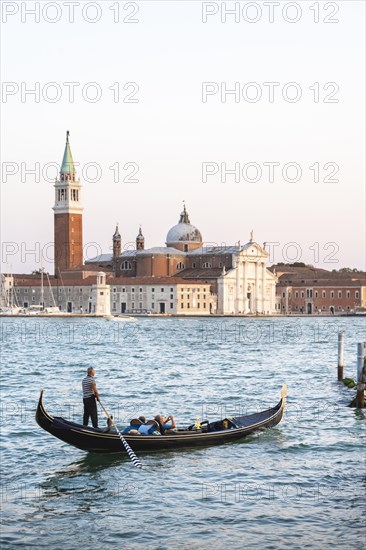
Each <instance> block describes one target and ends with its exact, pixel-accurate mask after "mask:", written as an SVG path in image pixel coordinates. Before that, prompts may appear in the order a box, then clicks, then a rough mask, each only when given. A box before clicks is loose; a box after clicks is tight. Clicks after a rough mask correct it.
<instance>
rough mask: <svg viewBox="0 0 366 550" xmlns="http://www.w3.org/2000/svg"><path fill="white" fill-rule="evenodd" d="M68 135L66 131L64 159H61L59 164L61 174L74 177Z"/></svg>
mask: <svg viewBox="0 0 366 550" xmlns="http://www.w3.org/2000/svg"><path fill="white" fill-rule="evenodd" d="M69 135H70V132H69V131H68V130H67V132H66V145H65V152H64V158H63V159H62V164H61V174H64V175H65V174H70V175H75V165H74V160H73V158H72V154H71V149H70V143H69Z"/></svg>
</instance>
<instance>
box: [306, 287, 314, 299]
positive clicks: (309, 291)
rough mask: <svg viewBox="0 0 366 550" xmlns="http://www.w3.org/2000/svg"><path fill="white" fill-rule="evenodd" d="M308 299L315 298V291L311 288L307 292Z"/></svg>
mask: <svg viewBox="0 0 366 550" xmlns="http://www.w3.org/2000/svg"><path fill="white" fill-rule="evenodd" d="M306 297H307V298H312V297H313V291H312V290H311V289H309V288H308V289H307V290H306Z"/></svg>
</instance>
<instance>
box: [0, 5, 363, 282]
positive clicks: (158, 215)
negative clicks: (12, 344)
mask: <svg viewBox="0 0 366 550" xmlns="http://www.w3.org/2000/svg"><path fill="white" fill-rule="evenodd" d="M1 9H2V13H1V17H2V39H1V40H2V43H1V45H2V63H1V65H2V71H1V77H2V97H1V114H2V117H1V137H2V140H1V142H2V146H1V157H2V185H1V214H2V216H1V241H2V258H1V259H2V271H3V272H12V273H19V272H22V273H29V272H31V271H32V270H33V269H38V268H39V267H41V266H43V267H45V268H46V270H49V271H50V272H53V264H52V261H51V260H52V252H50V246H49V245H50V243H52V241H53V211H52V206H53V203H54V188H53V181H54V178H55V175H56V171H57V167H56V165H59V164H60V163H61V160H62V156H63V151H64V145H65V134H66V131H67V130H69V131H70V143H71V149H72V153H73V157H74V161H75V162H76V163H79V164H78V168H77V170H78V175H79V176H80V179H81V182H82V185H83V189H82V201H83V206H84V212H83V231H84V252H85V257H86V258H89V257H93V256H95V255H96V253H98V252H104V253H107V252H110V251H111V244H112V235H113V233H114V229H115V225H116V223H117V222H118V223H119V229H120V233H121V235H122V242H123V246H124V247H126V248H127V247H129V246H130V243H131V242H134V240H135V238H136V236H137V234H138V229H139V225H140V224H141V226H142V231H143V234H144V236H145V246H146V247H153V246H162V245H164V243H165V239H166V234H167V232H168V230H169V229H170V228H171V227H172V226H173V225H175V224H176V223H177V222H178V219H179V215H180V212H181V211H182V207H183V201H185V203H186V206H187V210H188V212H189V215H190V220H191V222H192V223H193V224H194V225H196V226H197V227H198V228H199V230H200V231H201V233H202V236H203V240H204V242H205V244H209V243H210V244H211V243H215V244H218V245H221V244H227V245H231V244H235V243H237V242H238V241H240V242H241V243H245V242H247V241H248V240H249V236H250V232H251V231H252V230H253V232H254V239H255V240H256V241H257V242H258V243H259V244H262V243H263V242H267V243H270V245H269V247H270V252H271V255H270V263H277V262H291V261H303V262H305V263H309V264H312V265H315V266H317V267H323V268H325V269H339V268H342V267H352V268H358V269H365V186H364V177H365V128H364V119H365V112H364V92H365V89H364V85H365V58H364V45H365V44H364V43H365V24H364V21H365V4H364V2H362V1H352V0H351V1H350V0H347V1H338V2H312V1H311V2H308V1H300V2H265V1H263V2H262V1H258V2H226V3H222V2H199V1H194V0H193V1H187V0H185V1H177V2H175V1H170V0H169V1H160V2H155V1H154V0H146V1H139V2H116V1H114V2H109V1H103V2H85V1H83V0H79V2H42V1H41V2H30V1H27V2H2V3H1ZM225 9H226V11H230V10H234V13H225ZM32 10H33V11H35V13H31V11H32ZM72 11H73V12H74V13H72ZM32 90H36V92H35V93H31V91H32ZM72 92H73V94H72ZM32 170H33V171H35V172H36V173H31V172H32ZM42 252H43V254H42Z"/></svg>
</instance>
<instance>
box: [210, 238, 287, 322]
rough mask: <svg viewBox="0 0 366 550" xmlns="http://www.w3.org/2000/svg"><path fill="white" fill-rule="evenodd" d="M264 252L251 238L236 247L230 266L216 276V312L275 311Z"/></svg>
mask: <svg viewBox="0 0 366 550" xmlns="http://www.w3.org/2000/svg"><path fill="white" fill-rule="evenodd" d="M267 259H268V253H267V252H266V251H265V249H263V248H262V247H261V246H259V245H258V244H257V243H255V242H252V241H251V242H249V243H248V244H246V245H244V246H242V247H238V250H237V252H236V253H235V254H233V268H232V269H230V270H229V271H227V272H223V274H222V275H221V277H219V279H218V280H217V312H218V313H219V314H222V315H232V314H234V315H247V314H267V315H268V314H272V313H275V312H276V276H275V275H274V274H273V273H271V272H270V271H269V270H268V269H267V268H266V264H267Z"/></svg>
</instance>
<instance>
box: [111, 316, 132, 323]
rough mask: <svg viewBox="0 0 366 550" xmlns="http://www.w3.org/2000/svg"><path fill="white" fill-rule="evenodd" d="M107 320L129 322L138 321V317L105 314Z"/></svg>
mask: <svg viewBox="0 0 366 550" xmlns="http://www.w3.org/2000/svg"><path fill="white" fill-rule="evenodd" d="M103 318H104V319H105V320H106V321H122V322H123V321H125V322H129V323H133V322H136V321H137V319H136V318H135V317H131V316H130V315H104V317H103Z"/></svg>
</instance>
